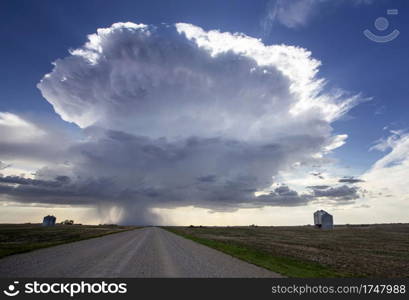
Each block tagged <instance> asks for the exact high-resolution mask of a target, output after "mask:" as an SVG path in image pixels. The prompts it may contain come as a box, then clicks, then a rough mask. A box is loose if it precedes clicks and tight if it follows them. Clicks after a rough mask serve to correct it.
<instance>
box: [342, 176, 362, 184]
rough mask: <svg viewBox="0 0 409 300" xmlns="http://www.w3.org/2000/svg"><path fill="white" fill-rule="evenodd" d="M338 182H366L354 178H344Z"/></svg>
mask: <svg viewBox="0 0 409 300" xmlns="http://www.w3.org/2000/svg"><path fill="white" fill-rule="evenodd" d="M338 182H342V183H359V182H364V180H362V179H359V178H354V177H344V178H341V179H339V180H338Z"/></svg>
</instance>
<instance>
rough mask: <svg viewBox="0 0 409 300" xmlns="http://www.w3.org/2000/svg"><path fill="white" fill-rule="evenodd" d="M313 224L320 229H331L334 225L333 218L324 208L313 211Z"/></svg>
mask: <svg viewBox="0 0 409 300" xmlns="http://www.w3.org/2000/svg"><path fill="white" fill-rule="evenodd" d="M314 225H315V226H316V227H318V228H321V229H332V228H333V227H334V220H333V218H332V215H330V214H329V213H327V212H326V211H325V210H317V211H316V212H315V213H314Z"/></svg>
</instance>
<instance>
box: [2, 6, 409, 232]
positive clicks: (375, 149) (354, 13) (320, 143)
mask: <svg viewBox="0 0 409 300" xmlns="http://www.w3.org/2000/svg"><path fill="white" fill-rule="evenodd" d="M408 8H409V4H408V3H407V1H405V0H394V1H392V0H389V1H388V0H378V1H371V0H338V1H329V0H292V1H284V0H269V1H115V2H112V1H110V2H107V1H105V2H102V1H90V0H86V1H58V2H56V1H46V0H45V1H40V2H39V1H7V0H5V1H1V2H0V17H1V18H0V23H1V24H0V25H1V26H0V35H1V36H2V40H3V43H2V46H1V47H0V65H1V66H2V69H1V72H0V91H1V93H0V206H1V209H0V222H1V223H21V222H40V221H41V219H42V217H43V216H44V215H46V214H54V215H56V217H57V220H59V221H62V220H64V219H74V220H75V221H76V222H77V223H84V224H95V223H96V224H98V223H121V224H136V225H140V224H169V225H189V224H196V225H200V224H201V225H248V224H258V225H304V224H310V223H312V214H313V212H314V211H315V210H317V209H325V210H326V211H328V212H329V213H331V214H333V216H334V221H335V223H337V224H345V223H351V224H352V223H358V224H360V223H395V222H409V217H408V214H407V211H408V209H409V185H408V180H407V177H408V174H409V131H408V129H409V121H408V118H407V111H408V110H409V104H408V101H407V100H408V99H407V97H408V96H407V95H408V94H409V85H408V84H407V82H408V79H409V59H408V58H409V57H408V56H409V54H408V53H409V51H408V49H409V39H408V38H407V34H408V29H409V21H408V20H409V19H408V18H407V17H406V14H408V13H409V12H408ZM364 31H366V32H370V35H368V34H364Z"/></svg>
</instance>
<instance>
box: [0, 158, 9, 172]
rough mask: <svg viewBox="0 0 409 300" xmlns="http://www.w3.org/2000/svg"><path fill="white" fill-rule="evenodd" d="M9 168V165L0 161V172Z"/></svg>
mask: <svg viewBox="0 0 409 300" xmlns="http://www.w3.org/2000/svg"><path fill="white" fill-rule="evenodd" d="M9 167H11V164H6V163H5V162H2V161H1V160H0V171H1V170H4V169H7V168H9Z"/></svg>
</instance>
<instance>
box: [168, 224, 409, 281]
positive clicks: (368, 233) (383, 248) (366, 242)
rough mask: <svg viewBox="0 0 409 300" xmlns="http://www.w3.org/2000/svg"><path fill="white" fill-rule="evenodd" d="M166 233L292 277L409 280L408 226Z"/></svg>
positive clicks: (174, 229) (196, 229)
mask: <svg viewBox="0 0 409 300" xmlns="http://www.w3.org/2000/svg"><path fill="white" fill-rule="evenodd" d="M165 229H168V230H170V231H172V232H175V233H177V234H180V235H182V236H184V237H186V238H189V239H192V240H194V241H197V242H199V243H202V244H205V245H207V246H209V247H213V248H215V249H218V250H220V251H223V252H225V253H228V254H230V255H232V256H235V257H238V258H241V259H243V260H246V261H248V262H251V263H253V264H256V265H259V266H262V267H265V268H267V269H270V270H272V271H275V272H278V273H280V274H282V275H285V276H289V277H376V278H381V277H382V278H383V277H387V278H391V277H409V224H385V225H370V226H368V225H366V226H336V227H335V229H334V230H330V231H324V230H319V229H316V228H314V227H312V226H299V227H193V228H191V227H165Z"/></svg>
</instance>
